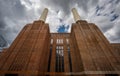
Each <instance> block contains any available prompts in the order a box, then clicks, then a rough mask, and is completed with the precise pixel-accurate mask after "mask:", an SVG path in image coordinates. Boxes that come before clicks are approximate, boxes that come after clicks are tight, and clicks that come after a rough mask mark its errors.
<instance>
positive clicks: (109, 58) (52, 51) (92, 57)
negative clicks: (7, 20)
mask: <svg viewBox="0 0 120 76" xmlns="http://www.w3.org/2000/svg"><path fill="white" fill-rule="evenodd" d="M72 12H73V16H74V19H75V22H76V23H73V24H72V28H71V33H50V31H49V26H48V24H46V23H45V20H46V17H47V13H48V9H47V8H45V9H44V11H43V13H42V15H41V17H40V19H39V20H38V21H34V22H33V24H27V25H26V26H25V27H24V28H23V29H22V31H21V32H20V33H19V35H18V36H17V38H16V39H15V40H14V42H13V43H12V45H11V46H10V47H9V48H8V49H5V51H3V52H2V53H0V75H1V76H4V75H5V76H9V75H15V76H39V75H60V76H63V75H85V76H86V75H87V76H93V75H95V76H98V75H100V76H108V75H115V76H118V75H119V74H120V44H110V43H109V42H108V40H107V39H106V38H105V36H104V35H103V34H102V32H101V31H100V30H99V28H98V27H97V26H96V25H95V24H93V23H87V21H85V20H80V16H79V14H78V13H77V11H76V9H75V8H73V9H72Z"/></svg>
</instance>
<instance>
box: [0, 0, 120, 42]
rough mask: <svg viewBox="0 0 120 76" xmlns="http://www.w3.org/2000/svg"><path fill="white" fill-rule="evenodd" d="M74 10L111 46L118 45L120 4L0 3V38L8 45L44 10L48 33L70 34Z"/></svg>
mask: <svg viewBox="0 0 120 76" xmlns="http://www.w3.org/2000/svg"><path fill="white" fill-rule="evenodd" d="M73 7H75V8H76V9H77V10H78V12H79V14H80V16H81V19H83V20H87V21H88V22H92V23H95V24H96V25H97V26H98V27H99V28H100V30H101V31H102V32H103V33H104V35H105V36H106V37H107V38H108V39H109V41H110V42H111V43H120V17H119V15H120V0H0V35H2V36H3V37H4V38H5V39H6V41H7V42H8V43H9V44H11V43H12V41H13V40H14V39H15V37H16V36H17V35H18V33H19V32H20V30H21V29H22V28H23V27H24V26H25V24H27V23H32V22H33V21H34V20H38V19H39V17H40V14H41V13H42V11H43V9H44V8H48V9H49V13H48V17H47V20H46V22H47V23H49V27H50V31H51V32H60V31H61V32H70V30H71V23H74V20H73V16H72V13H71V9H72V8H73Z"/></svg>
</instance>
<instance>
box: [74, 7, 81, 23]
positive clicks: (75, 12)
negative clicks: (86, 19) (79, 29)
mask: <svg viewBox="0 0 120 76" xmlns="http://www.w3.org/2000/svg"><path fill="white" fill-rule="evenodd" d="M72 13H73V16H74V20H75V22H77V21H78V20H80V16H79V14H78V12H77V10H76V9H75V8H73V9H72Z"/></svg>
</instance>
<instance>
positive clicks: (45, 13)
mask: <svg viewBox="0 0 120 76" xmlns="http://www.w3.org/2000/svg"><path fill="white" fill-rule="evenodd" d="M47 14H48V9H47V8H45V9H44V11H43V12H42V14H41V16H40V20H42V21H44V22H45V21H46V17H47Z"/></svg>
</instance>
